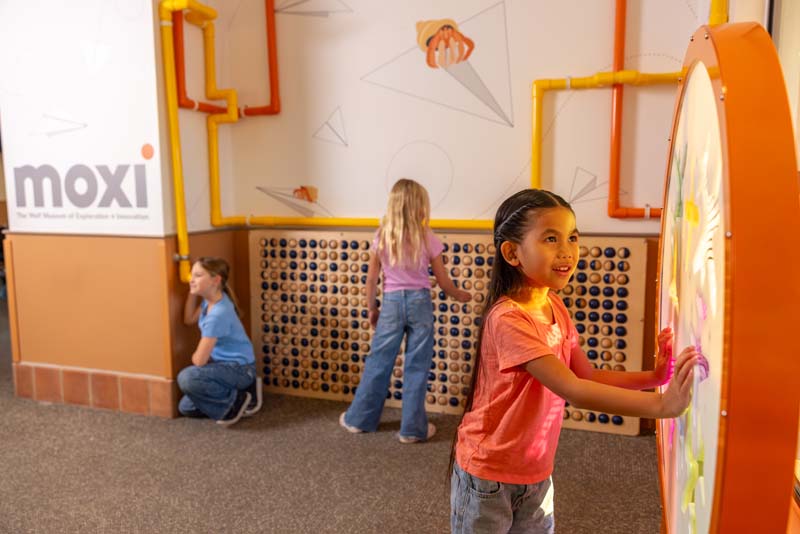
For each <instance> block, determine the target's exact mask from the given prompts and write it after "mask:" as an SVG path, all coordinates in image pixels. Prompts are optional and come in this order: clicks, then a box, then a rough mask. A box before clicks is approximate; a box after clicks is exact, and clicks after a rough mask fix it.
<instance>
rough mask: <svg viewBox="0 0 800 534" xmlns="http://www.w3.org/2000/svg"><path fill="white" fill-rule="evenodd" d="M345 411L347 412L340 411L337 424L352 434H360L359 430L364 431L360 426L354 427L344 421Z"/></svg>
mask: <svg viewBox="0 0 800 534" xmlns="http://www.w3.org/2000/svg"><path fill="white" fill-rule="evenodd" d="M346 413H347V412H342V415H340V416H339V426H341V427H342V428H344V429H345V430H347V431H348V432H350V433H352V434H360V433H361V432H364V431H363V430H361V429H360V428H356V427H354V426H352V425H348V424H347V423H345V422H344V414H346Z"/></svg>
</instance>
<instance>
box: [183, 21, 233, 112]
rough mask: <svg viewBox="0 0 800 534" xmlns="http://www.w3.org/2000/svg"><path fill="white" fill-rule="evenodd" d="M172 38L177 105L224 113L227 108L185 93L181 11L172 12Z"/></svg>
mask: <svg viewBox="0 0 800 534" xmlns="http://www.w3.org/2000/svg"><path fill="white" fill-rule="evenodd" d="M172 39H173V40H174V42H175V82H176V85H177V88H178V105H179V106H180V107H182V108H185V109H196V110H198V111H202V112H203V113H225V112H227V108H223V107H220V106H215V105H214V104H209V103H207V102H195V101H194V100H192V99H191V98H189V97H188V95H187V94H186V61H185V55H184V48H183V12H181V11H173V12H172Z"/></svg>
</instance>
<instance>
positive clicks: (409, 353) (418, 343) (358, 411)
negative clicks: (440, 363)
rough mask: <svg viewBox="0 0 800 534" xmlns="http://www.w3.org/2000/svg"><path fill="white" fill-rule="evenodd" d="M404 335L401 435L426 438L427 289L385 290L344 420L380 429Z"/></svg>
mask: <svg viewBox="0 0 800 534" xmlns="http://www.w3.org/2000/svg"><path fill="white" fill-rule="evenodd" d="M406 334H407V335H408V339H406V352H405V356H404V362H403V415H402V422H401V423H400V435H401V436H404V437H415V438H418V439H420V440H425V439H427V437H428V416H427V414H426V413H425V392H426V388H427V384H428V372H429V371H430V368H431V361H432V360H433V303H432V302H431V295H430V290H428V289H403V290H399V291H391V292H389V293H385V294H384V295H383V305H382V306H381V311H380V315H379V316H378V325H377V327H376V329H375V334H374V335H373V336H372V347H371V348H370V353H369V356H368V357H367V360H366V363H365V365H364V374H363V375H362V376H361V382H360V384H359V386H358V388H357V389H356V396H355V398H354V399H353V403H352V404H351V405H350V408H348V410H347V413H346V414H345V417H344V420H345V423H347V424H348V425H350V426H354V427H356V428H358V429H360V430H363V431H364V432H374V431H375V430H377V429H378V423H379V422H380V419H381V412H382V411H383V403H384V402H385V401H386V394H387V392H388V389H389V381H390V380H391V377H392V368H393V367H394V362H395V359H396V358H397V352H398V350H399V349H400V343H401V342H402V341H403V336H405V335H406Z"/></svg>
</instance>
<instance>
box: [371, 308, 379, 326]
mask: <svg viewBox="0 0 800 534" xmlns="http://www.w3.org/2000/svg"><path fill="white" fill-rule="evenodd" d="M380 314H381V312H380V310H379V309H378V308H373V309H371V310H369V324H371V325H372V328H375V327H377V326H378V317H379V316H380Z"/></svg>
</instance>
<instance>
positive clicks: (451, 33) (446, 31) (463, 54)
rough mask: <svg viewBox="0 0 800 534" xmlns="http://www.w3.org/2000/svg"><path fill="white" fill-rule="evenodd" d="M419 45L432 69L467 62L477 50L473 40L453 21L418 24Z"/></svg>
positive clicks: (428, 21) (424, 21)
mask: <svg viewBox="0 0 800 534" xmlns="http://www.w3.org/2000/svg"><path fill="white" fill-rule="evenodd" d="M417 44H418V45H419V47H420V49H421V50H422V51H423V52H425V54H426V61H427V63H428V66H429V67H430V68H432V69H437V68H439V67H444V68H446V67H449V66H450V65H455V64H456V63H461V62H462V61H466V60H467V59H469V56H470V54H472V50H473V49H474V48H475V43H474V42H473V41H472V39H470V38H469V37H467V36H466V35H464V34H463V33H461V32H460V31H458V24H456V23H455V21H454V20H452V19H440V20H421V21H419V22H417Z"/></svg>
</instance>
